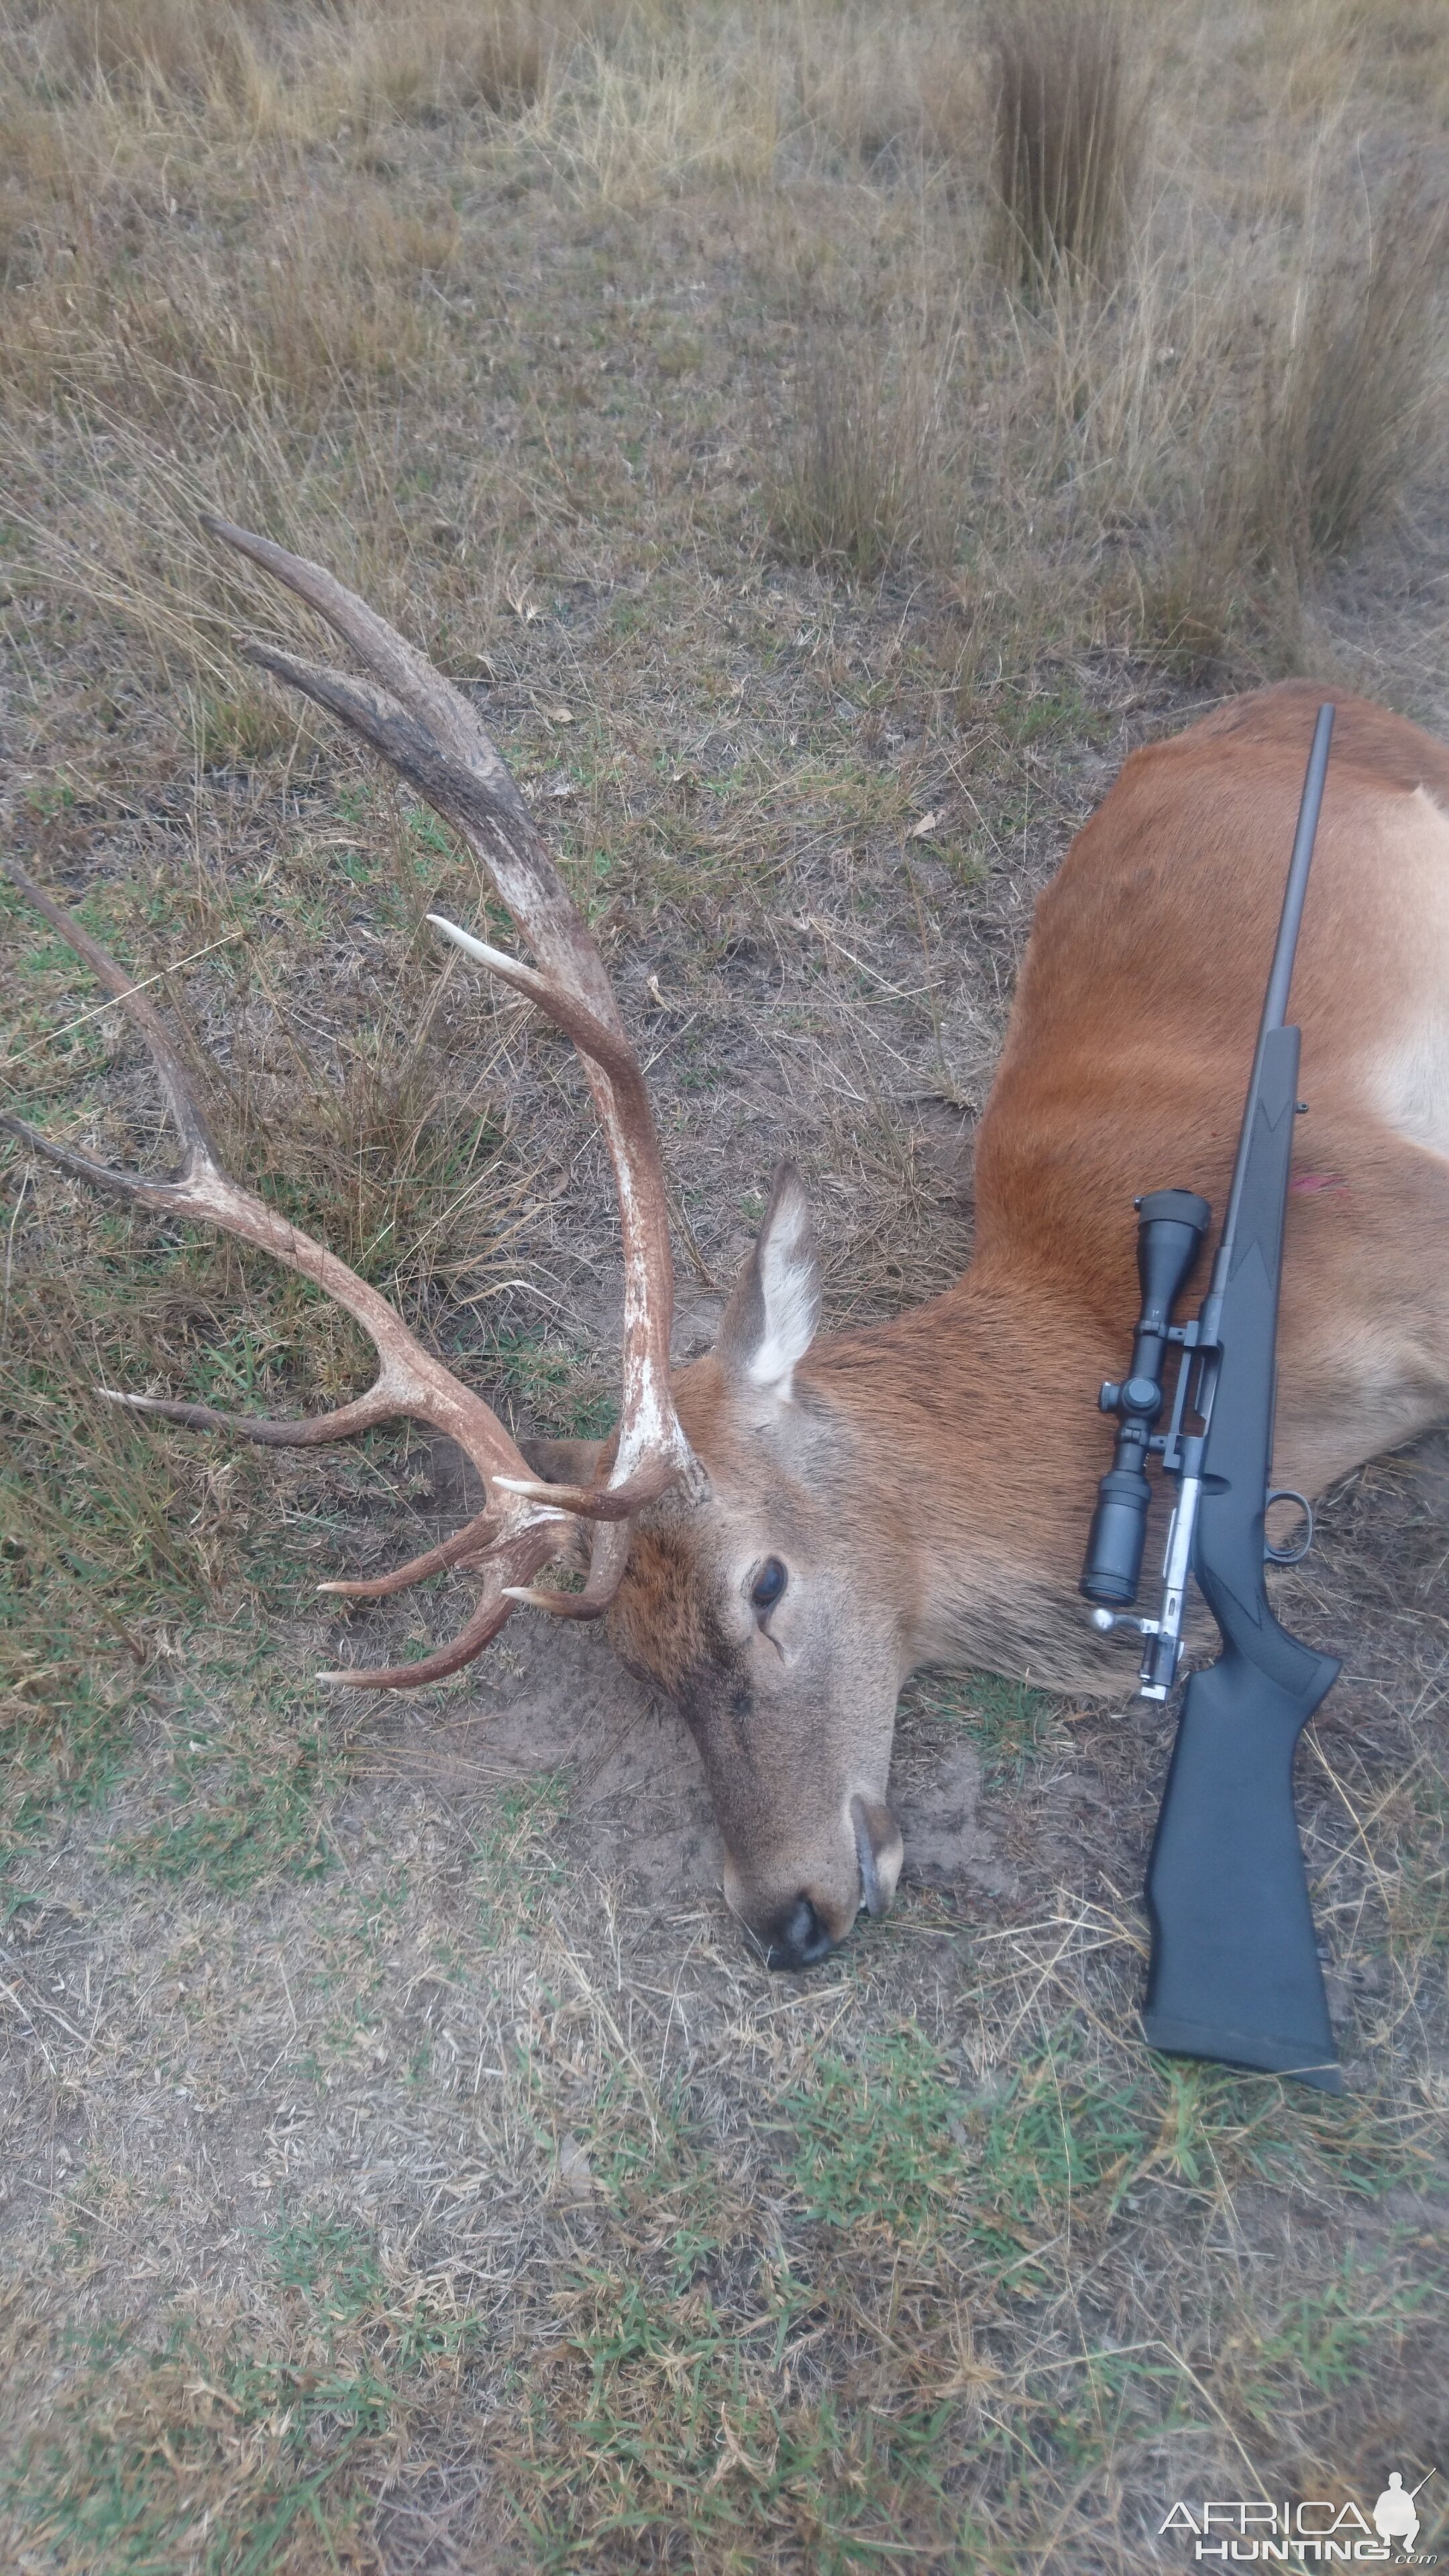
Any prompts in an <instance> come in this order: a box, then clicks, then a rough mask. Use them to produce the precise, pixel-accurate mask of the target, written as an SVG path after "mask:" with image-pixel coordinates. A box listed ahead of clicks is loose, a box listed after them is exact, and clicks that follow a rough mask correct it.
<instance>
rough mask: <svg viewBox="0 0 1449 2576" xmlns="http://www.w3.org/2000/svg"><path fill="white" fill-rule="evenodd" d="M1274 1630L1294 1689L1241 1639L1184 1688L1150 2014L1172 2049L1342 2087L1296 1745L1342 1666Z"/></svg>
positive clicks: (1152, 1886)
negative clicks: (1297, 1787) (1272, 1675)
mask: <svg viewBox="0 0 1449 2576" xmlns="http://www.w3.org/2000/svg"><path fill="white" fill-rule="evenodd" d="M1273 1624H1274V1625H1275V1626H1276V1622H1274V1623H1273ZM1277 1635H1278V1637H1279V1638H1280V1639H1281V1641H1282V1644H1283V1646H1284V1647H1285V1648H1286V1649H1288V1650H1289V1653H1290V1654H1291V1656H1292V1658H1293V1659H1294V1661H1295V1662H1296V1663H1297V1665H1298V1666H1299V1668H1300V1687H1299V1689H1298V1691H1297V1692H1296V1694H1295V1693H1293V1692H1291V1691H1289V1690H1285V1689H1282V1688H1280V1687H1279V1685H1278V1683H1277V1682H1276V1681H1270V1680H1269V1679H1268V1677H1267V1675H1266V1674H1265V1673H1264V1672H1263V1670H1262V1668H1261V1665H1260V1664H1259V1663H1258V1662H1257V1661H1256V1660H1254V1661H1253V1662H1251V1663H1250V1662H1248V1661H1247V1659H1246V1658H1245V1657H1244V1656H1243V1655H1242V1654H1240V1653H1239V1652H1238V1650H1237V1648H1236V1647H1235V1646H1232V1645H1229V1647H1228V1648H1227V1650H1226V1652H1225V1653H1224V1654H1223V1656H1222V1659H1221V1661H1220V1662H1218V1663H1216V1664H1212V1665H1210V1666H1209V1668H1208V1670H1207V1671H1206V1672H1201V1673H1194V1674H1193V1676H1192V1679H1191V1680H1190V1682H1189V1683H1188V1685H1187V1690H1186V1692H1185V1694H1184V1697H1183V1704H1182V1715H1181V1717H1180V1718H1179V1720H1178V1727H1177V1742H1176V1744H1175V1746H1174V1748H1173V1755H1172V1766H1171V1769H1170V1770H1169V1772H1168V1775H1167V1788H1166V1791H1165V1793H1164V1795H1163V1800H1162V1812H1161V1814H1160V1815H1159V1817H1158V1820H1157V1832H1156V1835H1155V1837H1154V1839H1153V1844H1152V1857H1151V1860H1150V1861H1149V1862H1148V1866H1147V1908H1148V1912H1149V1914H1150V1916H1151V1919H1152V1964H1151V1968H1150V1970H1149V1972H1148V1980H1147V2000H1146V2004H1145V2006H1144V2009H1143V2024H1144V2027H1145V2029H1146V2033H1147V2037H1148V2039H1149V2041H1150V2042H1151V2044H1152V2046H1153V2047H1154V2048H1161V2049H1165V2050H1167V2051H1168V2052H1169V2053H1170V2054H1174V2055H1179V2056H1186V2057H1217V2058H1223V2059H1226V2060H1227V2062H1228V2063H1229V2064H1230V2065H1234V2066H1254V2067H1261V2068H1265V2069H1268V2070H1272V2071H1276V2072H1277V2073H1279V2074H1281V2075H1296V2076H1298V2077H1299V2078H1300V2079H1301V2080H1302V2081H1303V2082H1304V2083H1306V2084H1316V2085H1318V2086H1319V2087H1320V2088H1321V2089H1322V2091H1324V2092H1325V2093H1341V2092H1342V2091H1343V2078H1342V2076H1341V2075H1340V2073H1339V2071H1338V2061H1337V2056H1336V2053H1335V2050H1334V2045H1333V2032H1332V2030H1331V2028H1330V2026H1329V2020H1328V2006H1327V2003H1326V2001H1325V1998H1324V1992H1323V1971H1322V1969H1321V1967H1320V1966H1319V1962H1318V1945H1317V1942H1316V1940H1315V1937H1314V1931H1313V1914H1312V1910H1311V1908H1310V1906H1309V1902H1308V1886H1307V1881H1306V1879H1305V1876H1304V1871H1303V1852H1302V1847H1301V1845H1300V1843H1299V1840H1298V1827H1297V1823H1296V1821H1295V1819H1294V1814H1293V1752H1294V1747H1295V1746H1296V1744H1297V1742H1298V1737H1299V1734H1300V1731H1301V1729H1302V1728H1303V1726H1304V1724H1305V1723H1306V1721H1307V1719H1308V1718H1310V1717H1311V1716H1312V1714H1313V1711H1314V1710H1315V1709H1316V1708H1317V1706H1318V1704H1319V1702H1320V1700H1321V1699H1322V1698H1323V1696H1324V1693H1325V1692H1326V1691H1327V1690H1328V1689H1329V1688H1330V1687H1331V1685H1332V1683H1333V1681H1334V1679H1335V1677H1336V1675H1337V1672H1338V1666H1337V1664H1336V1663H1335V1662H1334V1661H1333V1660H1332V1658H1331V1656H1328V1655H1315V1654H1312V1653H1310V1652H1309V1650H1308V1649H1307V1648H1306V1647H1303V1646H1299V1645H1296V1644H1295V1642H1294V1640H1293V1639H1292V1638H1291V1637H1287V1636H1285V1635H1284V1632H1283V1630H1282V1629H1278V1630H1277ZM1284 1660H1285V1662H1286V1660H1287V1658H1286V1657H1285V1659H1284Z"/></svg>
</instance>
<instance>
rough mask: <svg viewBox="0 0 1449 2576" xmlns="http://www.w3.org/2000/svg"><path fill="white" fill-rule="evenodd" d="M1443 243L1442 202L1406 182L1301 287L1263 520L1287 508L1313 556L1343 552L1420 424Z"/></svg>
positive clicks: (1447, 213) (1384, 504)
mask: <svg viewBox="0 0 1449 2576" xmlns="http://www.w3.org/2000/svg"><path fill="white" fill-rule="evenodd" d="M1446 243H1449V209H1446V208H1445V207H1444V206H1443V205H1442V204H1441V205H1438V206H1435V205H1432V204H1428V203H1426V202H1425V199H1424V195H1423V192H1422V190H1421V189H1420V188H1419V187H1418V186H1417V185H1416V184H1415V183H1414V182H1413V181H1412V180H1410V181H1408V182H1406V183H1404V184H1401V185H1400V187H1399V188H1397V189H1396V190H1395V191H1394V193H1393V194H1392V195H1391V196H1390V197H1388V199H1387V200H1386V201H1385V202H1384V203H1383V205H1382V206H1381V207H1380V208H1379V209H1378V211H1377V215H1376V218H1375V219H1374V220H1373V221H1371V223H1370V225H1369V227H1368V228H1367V230H1366V232H1365V233H1364V235H1363V236H1362V237H1361V239H1360V240H1359V241H1357V242H1348V243H1344V242H1342V241H1340V242H1339V243H1337V244H1335V245H1333V246H1331V247H1330V249H1329V252H1328V255H1327V256H1326V257H1325V258H1324V259H1323V260H1322V261H1321V262H1320V264H1319V267H1318V274H1317V276H1316V278H1315V279H1313V280H1312V281H1311V283H1310V285H1309V288H1308V291H1307V294H1306V296H1305V298H1304V310H1303V314H1302V321H1301V326H1300V328H1299V330H1298V332H1297V334H1296V336H1295V337H1294V338H1293V340H1292V341H1291V342H1290V344H1289V348H1288V352H1287V357H1286V363H1282V372H1281V378H1280V382H1279V387H1278V394H1277V402H1276V405H1275V406H1274V416H1273V417H1272V418H1271V420H1270V426H1269V452H1268V454H1267V456H1266V458H1265V465H1266V467H1267V473H1268V477H1269V489H1268V492H1267V493H1266V494H1265V507H1264V520H1265V524H1266V522H1267V520H1268V518H1269V516H1270V515H1271V516H1272V517H1273V518H1274V519H1278V520H1280V521H1281V519H1282V518H1283V517H1284V516H1285V515H1286V516H1287V517H1288V518H1289V521H1290V523H1291V524H1293V525H1294V527H1295V530H1296V535H1297V541H1298V544H1299V546H1300V549H1301V550H1302V551H1303V552H1305V553H1306V554H1308V555H1309V556H1311V557H1312V558H1314V559H1317V560H1319V561H1331V560H1332V559H1333V558H1334V557H1336V556H1339V555H1342V554H1344V553H1345V552H1346V551H1347V550H1348V548H1349V547H1350V546H1352V545H1353V544H1355V543H1356V542H1357V540H1358V539H1359V538H1360V537H1362V536H1364V535H1366V534H1368V533H1369V532H1370V531H1371V529H1372V528H1373V526H1374V524H1375V522H1376V521H1378V520H1380V519H1381V518H1382V517H1383V516H1384V514H1385V512H1386V511H1387V510H1389V509H1390V508H1391V507H1392V505H1393V503H1394V501H1395V500H1396V498H1397V496H1398V493H1399V491H1400V489H1401V488H1402V484H1403V479H1404V473H1405V469H1406V467H1407V465H1408V463H1409V460H1410V458H1411V456H1412V455H1413V453H1414V451H1415V448H1416V446H1417V444H1418V442H1419V439H1420V437H1421V435H1422V432H1423V428H1424V418H1425V410H1426V405H1427V401H1428V395H1429V388H1430V377H1431V368H1432V362H1433V357H1434V349H1435V342H1436V339H1437V336H1438V328H1439V320H1440V316H1439V310H1438V305H1439V297H1440V294H1441V292H1442V286H1443V267H1444V252H1445V246H1446ZM1268 363H1269V366H1270V367H1273V366H1275V364H1278V363H1281V362H1279V361H1278V360H1277V355H1276V352H1270V353H1269V360H1268ZM1285 504H1286V512H1285V508H1284V505H1285Z"/></svg>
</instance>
